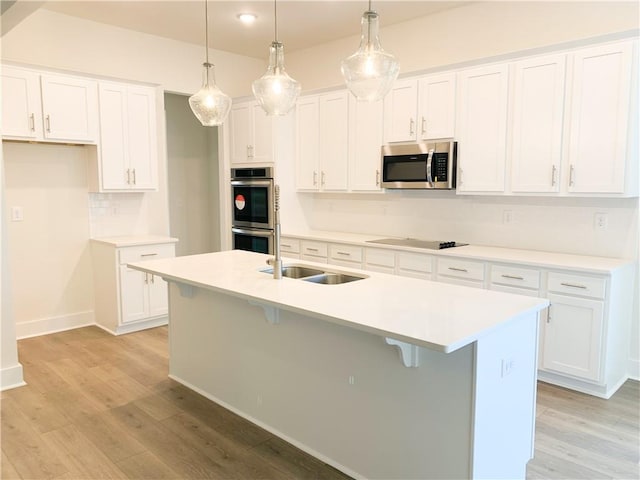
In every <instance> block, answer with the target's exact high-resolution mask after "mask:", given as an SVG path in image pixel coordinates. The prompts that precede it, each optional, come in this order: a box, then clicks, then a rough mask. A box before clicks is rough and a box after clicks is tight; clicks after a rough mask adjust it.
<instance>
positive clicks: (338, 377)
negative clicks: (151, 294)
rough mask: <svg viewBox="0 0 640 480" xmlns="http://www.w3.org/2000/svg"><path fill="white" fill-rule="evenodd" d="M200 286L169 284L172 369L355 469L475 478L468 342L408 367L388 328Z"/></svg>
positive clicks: (371, 474)
mask: <svg viewBox="0 0 640 480" xmlns="http://www.w3.org/2000/svg"><path fill="white" fill-rule="evenodd" d="M319 287H320V288H325V287H327V286H324V285H321V286H319ZM329 288H331V286H329ZM193 293H194V294H193V296H192V297H190V298H189V297H183V296H181V294H180V290H179V288H178V287H177V285H176V284H173V283H172V284H171V286H170V309H171V310H170V375H171V376H172V378H175V379H176V380H178V381H180V382H182V383H184V384H185V385H187V386H190V387H191V388H194V389H196V390H197V391H199V392H200V393H202V394H204V395H206V396H207V397H209V398H210V399H212V400H214V401H217V402H218V403H220V404H222V405H224V406H226V407H228V408H231V409H232V410H234V411H235V412H237V413H239V414H241V415H242V416H244V417H245V418H248V419H249V420H251V421H253V422H255V423H257V424H259V425H261V426H263V427H265V428H267V429H268V430H270V431H271V432H273V433H275V434H276V435H278V436H281V437H282V438H284V439H285V440H288V441H290V442H292V443H294V444H295V445H297V446H298V447H300V448H302V449H304V450H305V451H307V452H309V453H311V454H312V455H314V456H316V457H318V458H320V459H321V460H323V461H325V462H327V463H330V464H331V465H333V466H335V467H336V468H338V469H340V470H342V471H344V472H345V473H347V474H350V475H352V476H355V477H362V478H372V479H374V478H403V479H411V478H416V479H417V478H420V479H428V478H438V479H444V478H469V477H470V472H471V449H472V445H471V439H472V425H473V418H472V405H473V401H474V398H473V375H474V358H475V355H474V353H475V352H474V346H473V345H469V346H467V347H465V348H463V349H460V350H458V351H456V352H453V353H450V354H444V353H440V352H435V351H432V350H427V349H424V348H420V355H419V361H420V366H419V367H417V368H407V367H405V366H404V365H403V364H402V361H401V359H400V355H399V352H398V350H397V347H395V346H389V345H386V344H385V342H384V338H382V337H378V336H375V335H371V334H368V333H363V332H359V331H356V330H353V329H350V328H347V327H342V326H338V325H334V324H331V323H328V322H326V321H323V320H321V319H316V318H310V317H306V316H302V315H298V314H293V313H291V312H286V311H281V312H280V322H279V323H277V324H271V323H269V322H267V320H266V319H265V315H264V312H263V310H262V308H260V307H257V306H253V305H250V304H249V303H248V302H247V301H245V300H241V299H238V298H235V297H231V296H227V295H223V294H218V293H215V292H212V291H209V290H204V289H195V290H194V291H193Z"/></svg>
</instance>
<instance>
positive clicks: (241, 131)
mask: <svg viewBox="0 0 640 480" xmlns="http://www.w3.org/2000/svg"><path fill="white" fill-rule="evenodd" d="M251 110H252V103H251V102H248V103H240V104H238V105H234V106H233V107H231V112H230V113H229V124H230V126H231V129H230V137H231V138H230V142H231V163H245V162H248V161H249V152H250V145H251V114H252V112H251Z"/></svg>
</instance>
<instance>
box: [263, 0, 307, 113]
mask: <svg viewBox="0 0 640 480" xmlns="http://www.w3.org/2000/svg"><path fill="white" fill-rule="evenodd" d="M273 14H274V27H275V28H274V30H275V39H274V41H273V42H271V47H269V66H268V67H267V72H266V73H265V74H264V75H263V76H262V77H260V78H259V79H258V80H255V81H254V82H253V84H252V86H251V89H252V90H253V94H254V96H255V97H256V100H258V102H259V103H260V106H261V107H262V109H263V110H264V111H265V112H267V115H286V114H287V113H288V112H289V111H290V110H291V109H292V108H293V107H294V106H295V104H296V99H297V98H298V95H299V94H300V89H301V87H300V83H299V82H297V81H296V80H294V79H293V78H291V77H290V76H289V75H287V72H285V71H284V46H283V45H282V43H280V42H279V41H278V11H277V7H276V0H273Z"/></svg>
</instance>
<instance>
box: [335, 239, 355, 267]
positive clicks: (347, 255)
mask: <svg viewBox="0 0 640 480" xmlns="http://www.w3.org/2000/svg"><path fill="white" fill-rule="evenodd" d="M329 263H331V264H332V265H342V266H343V267H351V268H362V247H357V246H354V245H344V244H338V243H332V244H330V245H329Z"/></svg>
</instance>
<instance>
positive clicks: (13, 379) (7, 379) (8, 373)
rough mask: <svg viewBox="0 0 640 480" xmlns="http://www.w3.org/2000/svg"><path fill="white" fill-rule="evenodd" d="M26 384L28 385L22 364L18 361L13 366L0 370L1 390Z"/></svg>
mask: <svg viewBox="0 0 640 480" xmlns="http://www.w3.org/2000/svg"><path fill="white" fill-rule="evenodd" d="M24 385H26V382H25V381H24V378H23V376H22V364H20V363H18V364H17V365H14V366H12V367H8V368H3V369H1V370H0V391H4V390H9V389H10V388H16V387H22V386H24Z"/></svg>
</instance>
